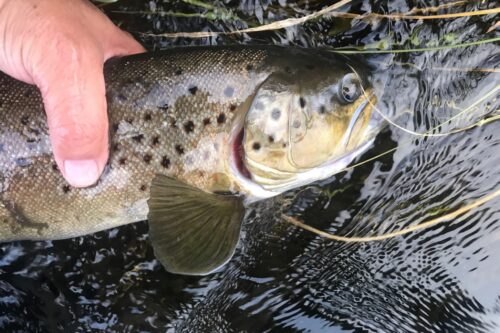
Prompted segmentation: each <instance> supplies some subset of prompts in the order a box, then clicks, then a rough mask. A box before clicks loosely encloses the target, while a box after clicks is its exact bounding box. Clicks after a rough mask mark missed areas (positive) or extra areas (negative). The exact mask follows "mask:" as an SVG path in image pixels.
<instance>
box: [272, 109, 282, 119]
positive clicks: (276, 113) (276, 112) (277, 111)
mask: <svg viewBox="0 0 500 333" xmlns="http://www.w3.org/2000/svg"><path fill="white" fill-rule="evenodd" d="M280 117H281V110H280V109H274V110H273V111H272V112H271V118H273V119H274V120H278V119H280Z"/></svg>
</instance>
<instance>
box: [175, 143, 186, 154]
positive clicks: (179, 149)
mask: <svg viewBox="0 0 500 333" xmlns="http://www.w3.org/2000/svg"><path fill="white" fill-rule="evenodd" d="M175 151H176V152H177V154H179V155H182V154H184V148H183V147H182V146H181V145H175Z"/></svg>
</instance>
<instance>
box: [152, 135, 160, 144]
mask: <svg viewBox="0 0 500 333" xmlns="http://www.w3.org/2000/svg"><path fill="white" fill-rule="evenodd" d="M159 144H160V137H159V136H158V135H156V136H154V137H153V138H152V139H151V145H153V146H157V145H159Z"/></svg>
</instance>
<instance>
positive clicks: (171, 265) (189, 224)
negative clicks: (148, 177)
mask: <svg viewBox="0 0 500 333" xmlns="http://www.w3.org/2000/svg"><path fill="white" fill-rule="evenodd" d="M148 204H149V214H148V219H149V237H150V239H151V242H152V244H153V248H154V251H155V255H156V258H157V259H158V260H159V261H160V262H161V263H162V264H163V266H164V267H165V269H166V270H168V271H169V272H172V273H178V274H187V275H206V274H209V273H211V272H213V271H214V270H216V269H217V268H219V267H221V266H222V265H224V264H225V263H226V262H228V261H229V259H231V257H232V256H233V254H234V251H235V248H236V245H237V243H238V239H239V235H240V227H241V222H242V220H243V215H244V207H243V201H242V199H241V198H240V197H237V196H232V195H218V194H211V193H207V192H204V191H202V190H199V189H197V188H194V187H191V186H189V185H186V184H184V183H181V182H179V181H177V180H175V179H172V178H169V177H166V176H161V175H159V176H156V177H155V179H154V180H153V183H152V184H151V198H150V199H149V202H148Z"/></svg>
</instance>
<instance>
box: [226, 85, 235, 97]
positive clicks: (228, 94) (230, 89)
mask: <svg viewBox="0 0 500 333" xmlns="http://www.w3.org/2000/svg"><path fill="white" fill-rule="evenodd" d="M233 94H234V88H233V87H226V89H224V95H225V96H226V97H233Z"/></svg>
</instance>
